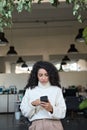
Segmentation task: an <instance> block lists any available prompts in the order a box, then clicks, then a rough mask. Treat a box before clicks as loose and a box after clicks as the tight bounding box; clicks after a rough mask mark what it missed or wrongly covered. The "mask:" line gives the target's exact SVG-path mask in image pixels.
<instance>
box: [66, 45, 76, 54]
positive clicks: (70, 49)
mask: <svg viewBox="0 0 87 130" xmlns="http://www.w3.org/2000/svg"><path fill="white" fill-rule="evenodd" d="M67 52H68V53H73V52H74V53H75V52H78V50H77V49H76V48H75V44H71V45H70V48H69V50H68V51H67Z"/></svg>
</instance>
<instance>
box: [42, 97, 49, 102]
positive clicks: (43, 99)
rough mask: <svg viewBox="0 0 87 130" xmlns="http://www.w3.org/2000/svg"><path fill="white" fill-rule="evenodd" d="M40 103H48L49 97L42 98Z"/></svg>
mask: <svg viewBox="0 0 87 130" xmlns="http://www.w3.org/2000/svg"><path fill="white" fill-rule="evenodd" d="M40 101H43V102H48V97H47V96H41V97H40Z"/></svg>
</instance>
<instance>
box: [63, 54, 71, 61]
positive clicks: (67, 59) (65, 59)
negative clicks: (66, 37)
mask: <svg viewBox="0 0 87 130" xmlns="http://www.w3.org/2000/svg"><path fill="white" fill-rule="evenodd" d="M62 61H66V62H67V61H70V59H69V57H68V56H67V55H65V56H64V58H63V59H62Z"/></svg>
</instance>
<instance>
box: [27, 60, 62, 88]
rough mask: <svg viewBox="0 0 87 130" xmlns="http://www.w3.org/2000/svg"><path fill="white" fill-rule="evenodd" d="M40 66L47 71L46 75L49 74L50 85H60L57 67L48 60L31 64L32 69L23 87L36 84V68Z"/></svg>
mask: <svg viewBox="0 0 87 130" xmlns="http://www.w3.org/2000/svg"><path fill="white" fill-rule="evenodd" d="M40 68H43V69H45V70H46V71H47V73H48V76H49V82H50V83H51V85H53V86H58V87H61V85H60V83H59V82H60V78H59V74H58V70H57V68H56V67H55V66H54V65H53V64H52V63H50V62H47V61H38V62H36V63H35V64H34V66H33V69H32V71H31V73H30V76H29V79H28V83H27V85H26V87H25V89H27V88H31V89H33V88H35V87H36V86H37V85H38V77H37V74H38V70H39V69H40Z"/></svg>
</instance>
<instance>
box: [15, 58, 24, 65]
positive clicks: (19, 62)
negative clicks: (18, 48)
mask: <svg viewBox="0 0 87 130" xmlns="http://www.w3.org/2000/svg"><path fill="white" fill-rule="evenodd" d="M16 63H17V64H21V63H24V60H23V59H22V57H19V58H18V60H17V62H16Z"/></svg>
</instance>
